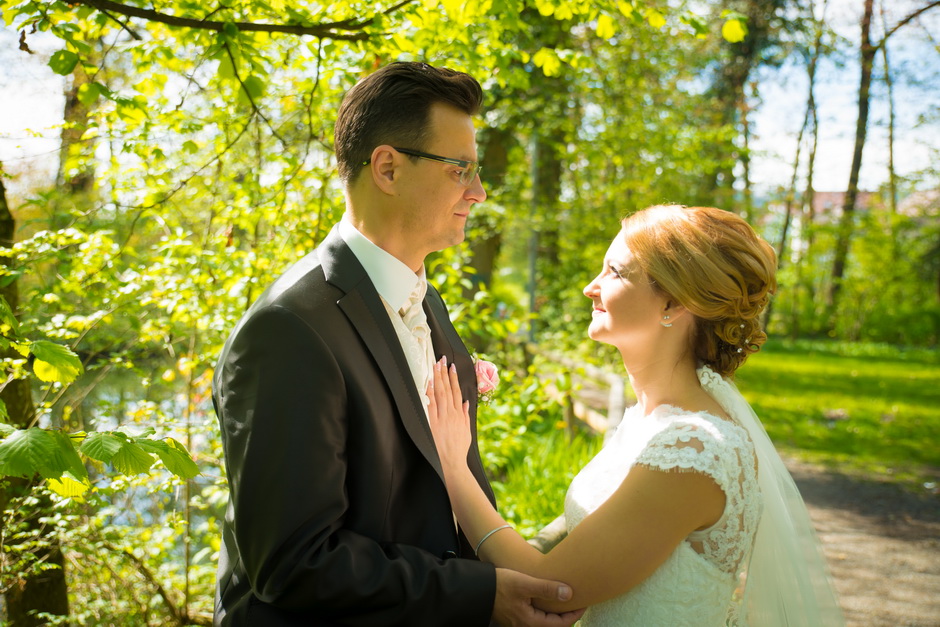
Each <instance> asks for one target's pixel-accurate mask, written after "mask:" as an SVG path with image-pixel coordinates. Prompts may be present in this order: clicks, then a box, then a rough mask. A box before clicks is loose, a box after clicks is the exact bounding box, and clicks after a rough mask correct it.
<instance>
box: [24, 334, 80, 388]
mask: <svg viewBox="0 0 940 627" xmlns="http://www.w3.org/2000/svg"><path fill="white" fill-rule="evenodd" d="M29 350H30V352H31V353H32V354H33V355H35V356H36V361H35V363H33V372H35V373H36V376H37V377H39V379H40V380H42V381H45V382H47V383H49V382H53V381H58V382H59V383H71V382H72V381H74V380H75V378H76V377H77V376H78V375H80V374H82V372H84V368H82V362H81V360H80V359H79V358H78V355H76V354H75V353H73V352H72V350H71V349H70V348H68V347H67V346H62V345H61V344H56V343H55V342H48V341H46V340H37V341H35V342H31V343H30V345H29Z"/></svg>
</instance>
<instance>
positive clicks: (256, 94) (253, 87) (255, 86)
mask: <svg viewBox="0 0 940 627" xmlns="http://www.w3.org/2000/svg"><path fill="white" fill-rule="evenodd" d="M242 87H243V88H244V90H245V92H247V94H248V95H249V96H250V97H251V99H252V100H254V101H255V102H257V101H258V99H259V98H261V96H263V95H264V81H263V80H261V79H260V78H258V77H257V76H254V75H252V76H249V77H248V78H246V79H245V80H244V81H243V82H242Z"/></svg>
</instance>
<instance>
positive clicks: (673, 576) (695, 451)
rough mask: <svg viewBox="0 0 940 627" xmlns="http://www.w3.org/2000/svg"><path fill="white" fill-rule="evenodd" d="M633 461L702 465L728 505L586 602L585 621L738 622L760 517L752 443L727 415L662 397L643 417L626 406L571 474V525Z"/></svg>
mask: <svg viewBox="0 0 940 627" xmlns="http://www.w3.org/2000/svg"><path fill="white" fill-rule="evenodd" d="M636 465H642V466H646V467H649V468H653V469H658V470H664V471H679V472H699V473H703V474H706V475H708V476H709V477H711V478H712V479H714V481H715V483H717V484H718V486H719V487H720V488H721V490H722V491H723V492H724V493H725V498H726V502H725V510H724V513H723V514H722V516H721V518H720V519H719V520H718V522H716V523H715V524H714V525H712V526H711V527H709V528H708V529H704V530H701V531H696V532H694V533H692V534H690V535H689V536H688V537H687V538H686V539H685V540H684V541H683V542H681V543H680V544H679V546H678V547H676V549H675V550H674V551H673V553H672V554H671V555H670V556H669V557H668V558H667V559H666V561H665V562H664V563H663V564H662V565H660V567H659V568H658V569H657V570H656V571H655V572H654V573H653V574H652V575H651V576H650V577H649V578H647V579H646V580H645V581H644V582H642V583H641V584H639V585H638V586H636V587H635V588H633V589H632V590H630V591H629V592H627V593H626V594H623V595H621V596H619V597H616V598H613V599H610V600H608V601H605V602H604V603H600V604H598V605H596V606H594V607H591V608H590V609H589V610H588V612H587V613H586V614H585V615H584V617H583V618H582V620H581V623H580V624H581V625H583V627H598V626H607V625H617V626H622V625H638V626H643V627H657V626H663V627H667V626H668V627H681V626H683V625H688V626H690V627H691V626H694V627H708V626H712V625H713V626H715V627H718V626H721V627H724V626H725V625H728V624H731V625H737V624H738V620H737V617H738V610H739V607H738V606H739V605H740V599H739V598H737V597H736V595H735V590H736V588H737V587H738V585H739V581H740V578H741V574H742V571H743V569H744V567H745V566H746V564H747V558H748V556H749V554H750V551H751V547H752V545H753V541H754V534H755V531H756V529H757V524H758V522H759V520H760V512H761V494H760V488H759V487H758V483H757V467H756V457H755V454H754V447H753V444H752V443H751V441H750V439H749V437H748V435H747V432H746V431H745V430H744V429H743V428H742V427H740V426H738V425H737V424H735V423H734V422H732V421H729V420H727V419H723V418H720V417H718V416H714V415H711V414H709V413H705V412H688V411H685V410H682V409H679V408H676V407H671V406H668V405H663V406H660V407H657V408H656V409H655V410H653V411H652V412H651V413H650V414H648V415H646V416H644V415H642V414H641V413H640V412H639V410H638V409H637V408H631V409H629V410H627V412H626V414H625V415H624V419H623V421H622V422H621V424H620V426H619V428H618V429H617V431H616V432H615V433H614V434H613V436H611V438H610V440H609V441H608V442H607V444H606V445H605V446H604V448H603V449H602V450H601V452H600V453H598V455H597V456H596V457H595V458H594V459H593V460H591V462H590V463H588V465H587V466H585V467H584V469H583V470H582V471H581V472H580V473H579V474H578V475H577V477H575V479H574V481H572V483H571V486H570V488H569V489H568V494H567V497H566V499H565V517H566V520H567V524H568V530H569V531H570V530H571V529H573V528H574V527H575V526H577V525H578V524H579V523H580V522H581V521H582V520H584V518H585V517H586V516H587V515H588V514H590V513H591V512H593V511H594V510H596V509H597V508H598V507H599V506H600V505H601V504H602V503H604V501H606V500H607V499H608V498H609V497H610V495H611V494H612V493H613V492H614V490H616V489H617V487H619V485H620V484H621V482H622V481H623V479H624V477H626V475H627V473H628V472H629V471H630V469H631V468H633V467H634V466H636Z"/></svg>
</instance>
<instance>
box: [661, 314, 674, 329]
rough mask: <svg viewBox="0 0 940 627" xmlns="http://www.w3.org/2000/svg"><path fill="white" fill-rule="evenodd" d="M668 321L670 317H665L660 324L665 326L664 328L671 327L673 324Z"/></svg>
mask: <svg viewBox="0 0 940 627" xmlns="http://www.w3.org/2000/svg"><path fill="white" fill-rule="evenodd" d="M666 320H669V316H663V319H662V320H661V321H660V322H659V324H661V325H663V326H664V327H671V326H672V323H671V322H666Z"/></svg>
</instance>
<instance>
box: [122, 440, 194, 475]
mask: <svg viewBox="0 0 940 627" xmlns="http://www.w3.org/2000/svg"><path fill="white" fill-rule="evenodd" d="M136 442H137V444H139V445H140V447H141V448H142V449H144V450H145V451H147V452H149V453H154V454H156V455H159V456H160V461H162V462H163V465H164V466H166V469H167V470H169V471H170V472H172V473H173V474H174V475H176V476H177V477H182V478H183V479H192V478H193V477H195V476H196V475H198V474H199V466H197V465H196V462H194V461H193V458H192V456H191V455H190V454H189V451H187V450H186V447H185V446H183V445H182V444H180V443H179V442H177V441H176V440H174V439H173V438H166V440H163V441H161V440H148V439H139V440H136Z"/></svg>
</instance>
